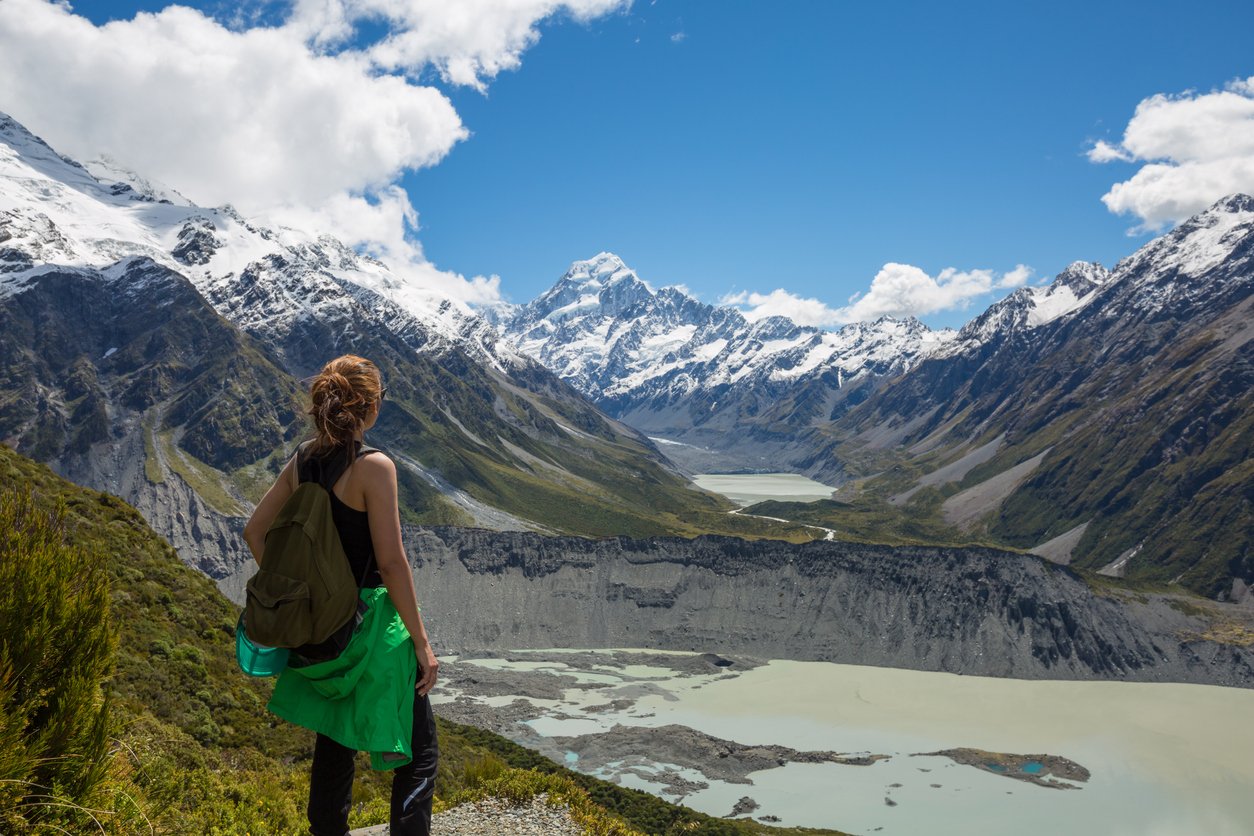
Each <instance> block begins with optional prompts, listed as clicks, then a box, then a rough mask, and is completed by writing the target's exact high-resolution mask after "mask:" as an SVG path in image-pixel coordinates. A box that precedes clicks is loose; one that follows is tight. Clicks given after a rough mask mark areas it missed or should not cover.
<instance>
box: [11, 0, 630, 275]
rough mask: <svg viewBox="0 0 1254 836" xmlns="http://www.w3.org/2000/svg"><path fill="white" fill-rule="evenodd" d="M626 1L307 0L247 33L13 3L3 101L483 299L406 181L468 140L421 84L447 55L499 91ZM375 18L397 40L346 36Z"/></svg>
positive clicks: (459, 72)
mask: <svg viewBox="0 0 1254 836" xmlns="http://www.w3.org/2000/svg"><path fill="white" fill-rule="evenodd" d="M622 4H623V0H569V2H554V0H516V1H515V2H507V3H502V2H495V1H494V0H458V2H440V1H439V0H404V2H402V0H316V2H315V0H297V2H296V3H295V5H294V6H293V8H292V10H291V13H290V16H289V18H288V19H287V20H286V21H285V22H284V23H283V25H280V26H268V27H254V28H248V29H231V28H228V27H226V26H223V25H222V24H221V23H220V22H218V21H216V20H214V19H212V18H210V17H207V16H205V15H204V14H202V13H201V12H199V11H196V10H193V9H189V8H185V7H181V6H169V7H167V8H165V9H164V10H162V11H160V12H157V13H155V14H149V13H140V14H137V15H136V16H135V17H134V18H133V19H131V20H118V21H113V22H110V23H107V24H105V25H103V26H96V25H95V24H93V23H92V22H91V21H89V20H87V19H86V18H83V17H80V16H78V15H76V14H74V13H73V11H72V10H71V8H70V6H69V5H68V4H66V3H61V2H54V1H53V0H0V110H4V111H6V112H8V113H9V114H10V115H11V116H13V117H14V118H16V119H17V120H18V121H20V122H22V123H24V124H25V125H26V126H27V127H29V128H30V129H31V130H33V131H34V132H35V133H37V134H40V135H42V136H43V137H44V138H45V139H46V140H48V142H49V143H51V144H52V145H53V147H55V148H57V149H58V150H60V151H61V152H62V153H66V154H68V155H70V156H72V157H75V158H79V159H93V158H95V157H97V156H99V155H101V154H107V155H109V156H110V157H113V158H114V159H116V160H118V161H119V162H120V163H122V164H124V165H127V166H128V167H130V168H133V169H135V170H136V171H137V172H139V173H140V174H141V175H144V176H146V177H151V178H153V179H154V180H158V181H163V182H166V183H168V184H170V185H171V186H172V187H173V188H175V189H177V190H178V191H179V192H181V193H182V194H185V195H187V196H188V197H189V198H190V199H192V200H194V201H196V202H197V203H202V204H206V205H220V204H222V203H226V202H230V203H232V204H234V205H235V206H236V207H238V208H239V209H240V210H241V211H243V212H244V213H245V214H247V215H263V216H271V217H275V218H278V219H281V220H282V221H283V222H284V223H288V224H289V225H293V226H296V225H298V224H302V223H303V224H307V225H313V224H317V225H319V226H317V228H310V230H309V231H312V232H317V233H331V234H334V235H336V236H337V237H340V238H341V239H342V240H345V241H346V242H348V243H350V244H353V245H355V246H364V247H365V248H367V249H369V250H371V251H373V252H377V253H379V254H381V255H384V256H385V258H387V259H390V260H392V261H394V262H395V263H393V266H394V267H395V268H397V269H398V271H399V272H401V273H402V274H404V275H407V276H410V275H412V276H415V277H416V278H415V281H420V282H434V283H436V284H439V283H440V282H444V283H445V284H446V288H445V289H446V292H447V295H450V296H455V297H458V298H464V299H474V298H479V297H483V296H485V295H490V294H492V293H494V292H495V291H494V290H493V288H494V287H495V285H494V284H493V283H492V281H491V280H489V279H474V280H469V281H468V280H465V279H464V278H462V277H461V276H458V275H457V274H453V273H443V272H441V271H438V270H436V268H434V267H433V266H432V265H431V264H430V263H429V262H428V261H427V260H426V259H425V257H423V255H422V250H421V247H420V246H419V245H418V244H417V243H416V242H415V241H413V240H412V234H413V232H414V231H416V229H417V214H416V212H415V211H414V208H413V206H412V205H411V203H410V199H409V197H408V196H407V195H406V194H405V193H404V192H402V191H401V190H400V189H399V188H396V187H395V186H394V184H395V183H396V182H397V181H398V180H399V178H400V177H401V176H402V175H403V174H404V173H405V172H406V171H408V170H414V169H418V168H423V167H427V166H432V165H435V164H437V163H438V162H439V161H440V160H441V159H442V158H443V157H444V156H445V155H446V154H447V153H448V152H449V151H450V149H451V148H452V147H453V146H454V145H455V144H456V143H457V142H459V141H461V140H462V139H464V138H465V137H466V136H467V131H466V129H465V127H464V126H463V125H462V122H461V119H460V117H459V116H458V114H457V112H456V110H455V109H454V107H453V105H452V103H451V102H450V101H449V99H448V98H447V97H446V96H445V95H444V94H443V93H441V92H440V91H439V90H437V89H435V88H434V87H431V86H429V85H423V84H420V83H417V82H415V81H414V80H413V79H415V78H417V77H419V74H420V72H421V70H422V69H423V68H424V67H427V66H434V67H436V68H437V69H438V70H439V71H440V72H441V74H442V75H443V76H444V77H445V78H446V79H448V80H449V81H452V82H454V83H458V84H469V85H472V86H474V87H476V88H479V89H482V88H483V84H484V81H485V80H487V79H491V78H493V77H494V76H495V75H496V74H498V73H499V72H500V71H501V70H503V69H511V68H514V67H517V66H518V64H519V60H520V55H521V53H522V52H523V51H524V50H525V49H526V48H527V47H528V46H530V45H532V44H533V43H535V41H536V40H537V39H538V38H539V31H538V29H537V28H536V26H537V24H538V23H539V22H540V21H541V20H543V19H544V18H546V17H549V16H552V15H554V14H558V13H566V14H568V15H569V16H570V17H573V18H575V19H578V20H589V19H591V18H593V17H595V16H596V15H598V14H603V13H605V12H606V11H608V10H611V9H614V8H618V7H619V6H621V5H622ZM365 19H373V20H379V19H382V20H384V21H385V22H387V23H389V24H390V27H391V29H390V34H389V36H387V37H385V38H384V39H383V40H381V41H379V42H378V43H376V44H374V45H372V46H369V47H367V48H366V49H362V50H357V49H348V48H343V47H344V44H343V39H344V38H346V37H348V35H349V34H351V32H352V30H353V27H354V26H355V25H356V24H357V23H358V22H359V21H361V20H365ZM232 23H233V25H236V26H238V25H239V24H240V23H241V21H240V20H234V21H232ZM417 32H421V38H419V37H418V35H416V34H415V33H417ZM324 224H325V225H324Z"/></svg>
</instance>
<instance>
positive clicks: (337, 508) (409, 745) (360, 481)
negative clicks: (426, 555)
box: [244, 355, 439, 836]
mask: <svg viewBox="0 0 1254 836" xmlns="http://www.w3.org/2000/svg"><path fill="white" fill-rule="evenodd" d="M386 392H387V389H386V387H384V386H383V383H382V380H381V377H380V374H379V369H378V368H377V367H376V366H375V365H374V363H371V362H370V361H369V360H365V359H363V358H361V357H357V356H354V355H345V356H343V357H338V358H336V359H334V360H332V361H331V362H329V363H327V364H326V366H324V367H323V369H322V371H321V372H320V373H319V374H318V375H317V377H315V378H314V381H313V385H312V386H311V389H310V398H311V402H312V405H311V407H310V410H309V414H310V415H311V416H312V417H313V421H314V433H315V435H314V438H313V439H312V440H311V441H308V442H305V443H304V444H302V445H301V446H300V448H299V449H298V450H297V452H296V455H294V456H293V457H292V458H291V460H289V461H288V463H287V465H286V466H285V467H284V468H283V472H282V473H280V474H279V477H278V479H277V480H276V481H275V483H274V485H273V486H271V488H270V490H269V491H267V492H266V495H265V497H263V498H262V500H261V502H260V503H259V504H258V505H257V509H256V510H255V511H254V512H253V515H252V517H251V518H249V520H248V523H247V525H245V526H244V539H245V540H246V541H247V543H248V547H249V548H250V549H251V550H252V553H253V557H255V558H256V559H257V562H258V564H260V563H261V562H262V560H263V558H264V552H265V536H266V531H267V529H269V527H270V524H271V523H272V522H273V521H274V519H275V517H276V516H277V514H278V512H279V509H280V508H282V507H283V504H284V503H285V502H286V501H287V500H288V498H289V497H290V496H291V495H292V493H293V492H294V491H295V490H296V487H297V485H298V484H299V483H301V482H306V481H321V476H322V474H323V473H330V474H334V473H335V472H337V471H338V470H339V469H340V468H341V467H342V468H343V475H341V476H340V477H339V478H338V479H336V481H335V483H334V484H333V485H324V487H327V488H328V491H329V493H330V498H331V512H332V517H333V519H334V521H335V527H336V529H337V530H338V531H339V534H340V540H341V542H342V543H343V546H344V551H345V553H346V554H347V555H348V560H349V564H350V566H351V568H352V570H353V576H354V577H355V578H358V579H360V582H359V584H358V585H359V586H360V587H361V596H360V597H361V601H362V606H361V607H359V618H360V624H359V625H358V626H357V627H356V628H355V630H354V631H353V632H352V638H351V641H349V643H348V646H347V647H346V648H345V649H344V650H343V652H342V653H340V654H339V655H338V656H337V657H336V658H335V659H331V660H330V661H321V662H311V661H309V660H308V659H304V658H302V656H301V655H300V650H301V649H299V648H298V649H297V650H296V651H294V652H293V655H292V662H291V663H290V664H289V668H288V669H287V670H285V671H284V672H283V674H282V675H281V676H280V677H279V681H278V682H277V683H276V685H275V690H274V696H273V698H272V699H271V702H270V706H269V707H270V709H271V710H272V711H274V712H275V713H276V714H278V715H279V716H281V717H284V718H285V719H288V720H291V721H292V722H295V723H298V724H300V725H302V726H305V727H307V728H310V729H313V730H314V731H316V732H318V737H317V742H316V743H315V745H314V756H313V767H312V769H311V774H310V782H309V826H310V833H312V834H313V836H344V834H345V833H347V832H348V811H349V806H350V804H351V802H352V784H353V772H354V764H353V761H354V758H355V755H356V751H357V750H358V749H368V750H372V755H373V756H374V757H375V760H374V765H375V768H378V769H388V768H394V769H395V772H394V774H393V778H392V809H391V826H392V831H391V832H392V833H393V834H394V835H395V836H410V834H414V835H415V836H418V835H419V834H420V835H421V836H426V834H427V833H428V832H429V830H430V823H431V802H432V798H433V791H434V788H435V772H436V758H437V745H436V733H435V719H434V717H433V716H432V714H431V705H430V701H429V700H428V699H427V694H428V692H430V690H431V688H432V686H434V685H435V680H436V672H437V670H438V669H439V663H438V662H437V661H436V658H435V653H434V652H433V651H432V649H431V643H430V641H429V640H428V638H427V631H426V628H425V627H424V626H423V623H422V616H421V615H419V612H418V601H417V596H416V594H415V592H414V580H413V575H412V574H411V573H410V568H409V562H408V561H407V560H406V558H405V549H404V547H403V546H402V544H401V523H400V510H399V507H398V504H397V487H396V466H395V465H394V464H393V463H392V460H391V459H389V458H388V457H387V456H386V455H384V454H382V453H381V452H379V451H377V450H370V449H368V448H367V449H363V446H362V435H363V433H365V431H366V430H368V429H370V428H371V427H373V426H374V424H375V421H376V420H378V417H379V408H380V406H381V405H382V403H383V397H384V394H385V393H386ZM381 587H382V588H381ZM363 610H364V614H363ZM349 629H353V628H349ZM409 683H413V687H412V688H411V687H410V685H409ZM411 698H412V699H411ZM411 702H412V708H411V705H410V703H411ZM411 711H412V714H411V713H409V712H411ZM410 729H412V731H411V732H410V733H409V734H405V731H407V730H410ZM398 738H399V739H398ZM380 741H381V742H380ZM407 758H408V760H407ZM406 760H407V762H406ZM398 763H399V764H401V765H399V766H397V765H396V764H398Z"/></svg>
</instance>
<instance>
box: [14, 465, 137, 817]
mask: <svg viewBox="0 0 1254 836" xmlns="http://www.w3.org/2000/svg"><path fill="white" fill-rule="evenodd" d="M108 614H109V585H108V579H107V577H106V576H105V572H104V567H103V565H102V560H101V558H100V556H99V554H96V553H93V552H89V551H86V550H84V549H80V548H75V547H74V546H71V545H69V544H68V543H67V541H66V534H65V505H64V504H63V503H60V502H58V503H56V504H53V505H51V506H45V507H40V506H38V505H37V504H36V503H35V501H34V500H33V498H32V496H31V492H30V491H29V490H20V489H19V490H15V489H8V490H4V491H3V492H0V825H2V826H0V830H3V831H4V832H12V831H15V830H21V829H24V828H30V827H34V826H37V825H40V824H47V825H49V826H53V825H55V824H56V823H60V822H63V823H66V824H72V823H74V822H76V821H79V820H81V819H83V818H84V817H89V816H90V815H91V814H90V813H89V812H87V808H89V807H91V806H92V799H93V795H94V791H95V790H96V789H97V788H98V786H99V785H100V784H101V782H102V781H104V779H105V777H106V771H107V762H108V746H109V706H108V702H107V700H106V699H105V696H104V694H103V693H102V691H101V687H100V683H101V682H103V681H104V680H105V678H106V677H107V676H108V674H109V672H110V669H111V667H112V658H113V649H114V644H115V638H114V636H113V633H112V631H111V630H110V629H109V621H108Z"/></svg>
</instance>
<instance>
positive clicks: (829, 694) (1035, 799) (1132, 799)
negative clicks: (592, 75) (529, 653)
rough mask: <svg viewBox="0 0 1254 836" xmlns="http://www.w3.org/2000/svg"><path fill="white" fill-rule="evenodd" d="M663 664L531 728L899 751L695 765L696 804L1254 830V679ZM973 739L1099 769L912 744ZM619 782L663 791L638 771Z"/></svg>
mask: <svg viewBox="0 0 1254 836" xmlns="http://www.w3.org/2000/svg"><path fill="white" fill-rule="evenodd" d="M499 664H507V663H499ZM548 669H549V670H553V671H554V672H559V671H558V669H554V668H553V667H552V666H550V667H549V668H548ZM628 670H629V671H630V670H631V669H630V668H629V669H628ZM563 672H566V673H569V671H563ZM625 672H626V671H625ZM601 673H602V672H601V671H597V672H596V675H597V678H598V679H600V678H601ZM633 673H636V674H642V673H645V671H644V670H643V669H637V670H635V671H633ZM648 675H649V676H650V678H651V679H652V677H653V676H656V675H658V670H657V669H651V670H649V671H648ZM662 675H663V677H664V678H662V679H660V680H659V679H653V682H654V683H655V684H658V685H660V686H661V689H662V692H661V693H655V694H648V695H644V696H640V697H639V698H638V699H636V700H635V701H634V704H633V705H632V707H631V708H629V709H626V710H624V711H622V712H617V713H614V714H610V715H595V716H589V717H586V718H585V717H579V718H578V719H568V718H570V717H571V716H572V715H571V713H570V712H571V709H572V707H573V705H574V704H575V703H576V702H578V703H583V702H585V701H586V702H594V701H603V700H605V699H607V698H614V697H615V693H614V691H615V687H616V686H613V685H609V684H607V685H606V687H605V689H604V690H600V691H596V692H588V691H586V690H574V689H572V690H571V691H570V692H569V693H568V696H567V700H568V702H566V703H565V704H564V705H562V706H560V707H558V708H555V710H554V714H555V716H554V717H551V718H548V717H542V718H540V719H538V720H534V721H532V723H531V725H532V726H533V727H534V728H535V729H536V730H537V731H538V732H540V733H541V734H542V735H545V736H557V735H566V734H587V733H591V732H595V731H596V730H598V729H608V728H609V727H611V726H612V725H613V724H615V723H624V724H633V725H647V726H660V725H666V724H670V723H678V724H681V725H686V726H690V727H692V728H695V729H698V730H700V731H704V732H706V733H707V734H711V735H714V736H716V737H721V738H725V739H730V740H735V741H737V742H739V743H745V744H770V743H774V744H782V745H785V746H789V747H791V748H794V749H799V750H835V751H839V752H846V753H854V752H869V753H876V754H885V755H889V756H890V758H889V759H888V760H887V761H881V762H879V763H876V764H875V765H873V766H869V767H857V766H844V765H837V764H788V765H786V766H783V767H779V768H775V769H769V770H763V771H761V772H757V773H753V774H752V775H750V776H749V777H750V778H751V779H752V781H753V784H752V785H751V786H750V785H744V784H725V783H721V782H717V781H712V782H711V781H708V779H702V776H700V775H699V774H696V773H694V772H685V773H684V774H685V775H686V776H687V777H691V778H694V779H699V780H707V781H708V782H709V783H710V784H711V786H710V787H709V789H706V790H702V791H698V792H696V793H694V794H691V795H688V796H687V797H685V798H684V799H683V803H684V804H686V805H688V806H690V807H694V808H696V809H699V810H702V811H704V812H708V813H711V814H713V815H719V816H721V815H726V814H727V813H728V812H729V811H730V810H731V808H732V806H733V805H734V804H735V803H736V801H737V800H738V799H739V798H741V797H742V796H746V795H747V796H750V797H752V798H753V799H754V800H755V801H757V802H758V804H760V805H761V808H760V809H759V810H757V811H755V813H754V815H755V816H761V815H767V814H771V815H776V816H779V817H780V818H781V819H782V820H783V824H787V825H804V826H811V827H828V828H839V829H841V830H845V831H848V832H851V833H859V834H863V833H865V834H927V836H941V835H942V834H962V836H981V834H1003V833H1013V834H1021V836H1037V835H1039V836H1053V835H1054V834H1101V835H1102V836H1122V835H1123V834H1127V836H1132V834H1136V835H1137V836H1142V835H1143V834H1152V836H1167V834H1171V836H1190V835H1191V834H1199V835H1200V834H1214V835H1215V836H1248V834H1254V691H1249V690H1244V689H1233V688H1218V687H1211V686H1200V685H1176V684H1146V683H1122V682H1060V681H1025V680H1010V679H993V678H984V677H968V676H957V675H952V674H942V673H922V672H918V671H904V670H894V669H889V668H875V667H864V666H855V665H836V664H829V663H820V662H791V661H774V662H770V663H768V664H766V665H765V666H763V667H760V668H756V669H753V670H750V671H746V672H743V673H740V674H739V675H737V676H731V677H727V676H708V677H706V676H699V677H686V676H679V675H674V676H671V677H669V678H665V675H664V672H663V674H662ZM584 681H585V682H586V681H589V680H587V679H585V680H584ZM617 687H620V688H624V689H625V688H626V687H627V686H625V685H620V686H617ZM624 692H625V691H624ZM564 718H567V719H564ZM958 747H967V748H979V749H986V750H990V751H994V752H1005V753H1014V754H1052V755H1061V756H1063V757H1067V758H1070V759H1071V760H1073V761H1076V762H1078V763H1079V764H1081V765H1083V766H1084V767H1086V768H1088V769H1089V770H1090V772H1091V773H1092V777H1091V779H1090V780H1089V781H1088V782H1087V783H1086V784H1083V785H1081V786H1082V788H1080V789H1071V790H1059V789H1051V788H1046V787H1039V786H1035V785H1033V784H1030V783H1027V782H1024V781H1018V780H1014V779H1011V778H1008V777H1003V776H999V775H995V774H991V773H987V772H984V771H981V770H979V769H976V768H974V767H970V766H966V765H961V764H957V763H954V762H953V761H951V760H949V759H947V758H939V757H912V755H913V754H914V753H920V752H932V751H937V750H940V749H949V748H958ZM576 765H577V764H576ZM621 780H622V782H623V783H624V784H626V785H631V786H636V787H639V788H641V789H649V790H652V791H655V792H656V791H658V787H657V786H650V785H649V783H648V782H647V781H643V780H641V779H639V778H637V777H634V776H630V775H628V776H622V778H621ZM893 784H899V785H900V786H896V787H894V786H892V785H893ZM933 784H939V786H932V785H933ZM885 799H890V800H891V801H893V802H894V805H893V806H890V805H889V804H887V803H886V801H885ZM672 800H673V799H672Z"/></svg>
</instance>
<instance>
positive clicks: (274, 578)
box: [243, 445, 376, 648]
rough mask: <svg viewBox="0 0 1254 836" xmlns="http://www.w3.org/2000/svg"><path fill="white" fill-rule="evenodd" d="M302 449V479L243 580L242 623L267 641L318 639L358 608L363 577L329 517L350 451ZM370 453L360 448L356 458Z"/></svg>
mask: <svg viewBox="0 0 1254 836" xmlns="http://www.w3.org/2000/svg"><path fill="white" fill-rule="evenodd" d="M305 449H306V445H301V447H300V449H298V450H297V452H296V472H297V474H299V478H300V484H299V485H298V486H297V488H296V490H295V491H294V492H293V493H292V496H291V497H290V498H289V499H288V500H287V502H285V503H284V504H283V507H282V508H281V509H280V510H279V514H278V516H277V517H275V520H274V522H273V523H272V524H271V525H270V528H269V529H268V530H267V531H266V547H265V551H264V552H263V554H262V564H261V568H260V569H259V570H258V571H257V574H255V575H253V576H252V578H250V579H249V581H248V584H247V587H246V591H247V601H246V603H245V605H244V621H243V623H244V629H245V631H246V633H247V635H248V638H249V639H251V640H252V641H254V642H256V643H257V644H259V645H264V646H267V647H287V648H298V647H302V646H304V645H313V644H319V643H321V642H324V641H326V640H327V639H329V638H331V637H332V634H334V633H336V631H338V630H340V629H341V628H342V627H344V626H345V625H346V624H347V623H348V622H349V621H350V620H352V619H353V618H354V617H355V616H356V615H357V603H358V591H359V590H358V587H359V586H360V584H359V583H358V582H357V579H356V578H354V577H353V572H352V569H350V568H349V564H348V556H347V555H346V554H345V553H344V546H343V544H342V543H341V542H340V533H339V531H338V530H336V528H335V521H334V520H333V519H332V517H331V497H330V491H331V487H332V486H333V485H334V484H335V483H336V481H337V480H339V478H340V476H342V475H343V474H344V470H345V469H346V468H347V467H348V456H347V455H339V456H336V457H334V459H332V460H330V461H327V462H320V461H317V460H313V461H305V462H302V454H303V453H304V452H305ZM345 452H347V451H345ZM372 452H376V451H375V449H374V448H372V447H361V448H360V449H359V450H358V451H357V457H361V456H363V455H365V454H366V453H372ZM311 473H312V474H316V476H314V477H313V478H308V479H307V478H306V477H307V476H309V475H310V474H311Z"/></svg>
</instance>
